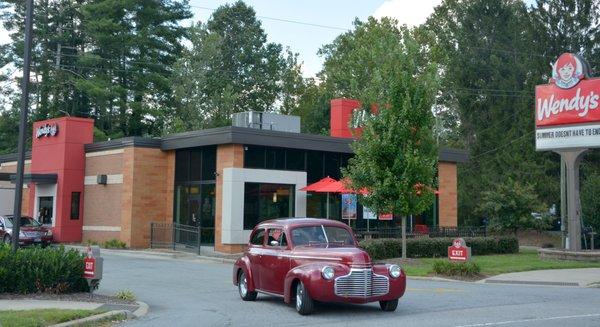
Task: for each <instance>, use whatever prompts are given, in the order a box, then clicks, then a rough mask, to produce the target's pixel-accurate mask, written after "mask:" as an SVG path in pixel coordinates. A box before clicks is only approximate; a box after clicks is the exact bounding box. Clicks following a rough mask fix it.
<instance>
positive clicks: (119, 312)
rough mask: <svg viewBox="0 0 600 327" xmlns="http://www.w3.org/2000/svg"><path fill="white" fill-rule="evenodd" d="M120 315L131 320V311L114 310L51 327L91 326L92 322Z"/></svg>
mask: <svg viewBox="0 0 600 327" xmlns="http://www.w3.org/2000/svg"><path fill="white" fill-rule="evenodd" d="M120 315H125V317H126V319H129V318H130V317H131V315H132V314H131V312H130V311H127V310H113V311H109V312H105V313H101V314H97V315H94V316H89V317H85V318H81V319H77V320H71V321H67V322H63V323H60V324H56V325H52V326H51V327H70V326H80V325H84V324H89V323H91V322H96V321H100V320H105V319H110V318H113V317H117V316H120Z"/></svg>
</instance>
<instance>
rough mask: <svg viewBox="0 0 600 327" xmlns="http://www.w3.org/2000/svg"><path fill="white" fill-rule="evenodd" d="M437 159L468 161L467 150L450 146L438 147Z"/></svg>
mask: <svg viewBox="0 0 600 327" xmlns="http://www.w3.org/2000/svg"><path fill="white" fill-rule="evenodd" d="M438 158H439V159H438V160H439V161H445V162H457V163H466V162H469V151H467V150H461V149H452V148H440V149H439V156H438Z"/></svg>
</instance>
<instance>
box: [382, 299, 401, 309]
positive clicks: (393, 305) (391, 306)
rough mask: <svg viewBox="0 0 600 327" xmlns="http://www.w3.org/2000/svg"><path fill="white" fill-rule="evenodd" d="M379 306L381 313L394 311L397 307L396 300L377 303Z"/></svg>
mask: <svg viewBox="0 0 600 327" xmlns="http://www.w3.org/2000/svg"><path fill="white" fill-rule="evenodd" d="M379 306H380V307H381V310H383V311H396V308H397V307H398V299H395V300H389V301H379Z"/></svg>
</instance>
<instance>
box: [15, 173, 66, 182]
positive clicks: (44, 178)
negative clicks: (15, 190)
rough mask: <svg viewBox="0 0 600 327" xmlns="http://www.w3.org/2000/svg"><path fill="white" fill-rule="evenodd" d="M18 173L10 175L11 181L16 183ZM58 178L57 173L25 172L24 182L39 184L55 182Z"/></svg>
mask: <svg viewBox="0 0 600 327" xmlns="http://www.w3.org/2000/svg"><path fill="white" fill-rule="evenodd" d="M16 177H17V176H16V175H15V174H11V175H10V182H11V183H13V184H14V183H15V180H16ZM57 180H58V175H57V174H24V175H23V184H29V183H37V184H55V183H56V181H57Z"/></svg>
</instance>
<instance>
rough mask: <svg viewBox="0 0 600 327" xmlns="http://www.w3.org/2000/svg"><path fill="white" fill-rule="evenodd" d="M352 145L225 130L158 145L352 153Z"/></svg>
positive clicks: (325, 139)
mask: <svg viewBox="0 0 600 327" xmlns="http://www.w3.org/2000/svg"><path fill="white" fill-rule="evenodd" d="M352 141H353V140H352V139H346V138H337V137H330V136H325V135H312V134H303V133H289V132H279V131H270V130H261V129H255V128H244V127H234V126H228V127H220V128H212V129H207V130H200V131H194V132H186V133H181V134H174V135H169V136H166V137H164V138H163V141H162V149H163V150H175V149H183V148H192V147H199V146H207V145H218V144H247V145H262V146H274V147H284V148H294V149H303V150H318V151H330V152H343V153H352V149H350V144H351V143H352Z"/></svg>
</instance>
